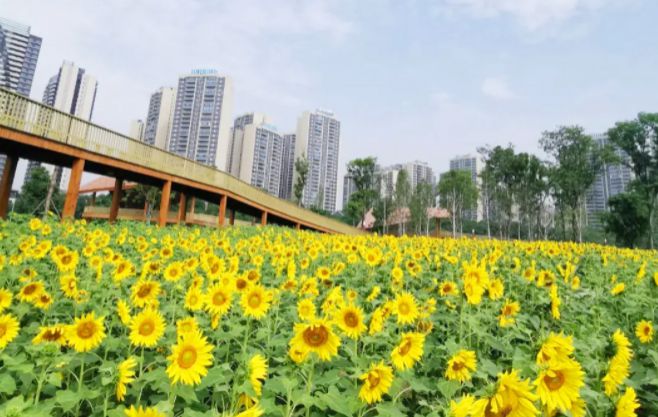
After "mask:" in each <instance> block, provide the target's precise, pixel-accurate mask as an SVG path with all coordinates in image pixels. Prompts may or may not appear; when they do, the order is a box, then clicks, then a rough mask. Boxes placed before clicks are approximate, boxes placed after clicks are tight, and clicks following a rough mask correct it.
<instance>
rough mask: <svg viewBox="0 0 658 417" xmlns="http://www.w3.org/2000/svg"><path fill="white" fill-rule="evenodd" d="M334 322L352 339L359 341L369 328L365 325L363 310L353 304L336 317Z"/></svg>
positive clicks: (341, 310) (345, 307) (339, 312)
mask: <svg viewBox="0 0 658 417" xmlns="http://www.w3.org/2000/svg"><path fill="white" fill-rule="evenodd" d="M334 322H335V323H336V324H337V325H338V327H339V328H340V329H341V330H342V331H343V332H344V333H345V334H346V335H347V337H349V338H352V339H358V338H359V336H360V335H361V333H363V332H365V331H366V329H367V327H366V325H365V324H364V323H363V310H362V309H361V308H359V307H357V306H355V305H353V304H350V305H347V306H344V307H343V308H341V309H340V310H338V311H337V312H336V314H335V315H334Z"/></svg>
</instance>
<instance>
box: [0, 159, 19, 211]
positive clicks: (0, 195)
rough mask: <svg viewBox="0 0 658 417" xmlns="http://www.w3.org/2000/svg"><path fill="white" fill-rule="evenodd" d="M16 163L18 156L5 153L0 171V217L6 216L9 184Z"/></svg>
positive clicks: (14, 172) (14, 173)
mask: <svg viewBox="0 0 658 417" xmlns="http://www.w3.org/2000/svg"><path fill="white" fill-rule="evenodd" d="M16 165H18V156H16V155H7V159H5V169H4V170H3V171H2V172H1V173H0V174H2V178H0V219H6V218H7V212H8V211H9V195H10V194H11V184H12V183H13V182H14V175H16Z"/></svg>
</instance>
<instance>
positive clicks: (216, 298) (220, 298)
mask: <svg viewBox="0 0 658 417" xmlns="http://www.w3.org/2000/svg"><path fill="white" fill-rule="evenodd" d="M212 302H213V304H215V305H216V306H221V305H223V304H224V303H225V302H226V297H225V296H224V294H223V293H222V292H221V291H220V292H216V293H215V295H213V296H212Z"/></svg>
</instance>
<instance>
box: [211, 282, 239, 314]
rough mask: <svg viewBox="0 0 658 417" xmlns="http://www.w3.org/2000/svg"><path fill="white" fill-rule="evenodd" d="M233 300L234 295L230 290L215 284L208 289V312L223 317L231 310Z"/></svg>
mask: <svg viewBox="0 0 658 417" xmlns="http://www.w3.org/2000/svg"><path fill="white" fill-rule="evenodd" d="M232 300H233V293H232V292H231V291H230V290H228V289H227V288H225V287H224V286H222V285H221V284H214V285H212V286H210V288H208V291H207V292H206V295H205V306H206V310H208V312H209V313H210V314H212V315H216V316H220V317H221V316H223V315H224V314H226V313H228V311H229V310H230V308H231V302H232Z"/></svg>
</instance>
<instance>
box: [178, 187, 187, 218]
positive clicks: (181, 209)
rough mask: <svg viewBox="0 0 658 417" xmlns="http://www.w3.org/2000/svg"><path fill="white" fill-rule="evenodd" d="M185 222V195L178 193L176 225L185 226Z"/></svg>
mask: <svg viewBox="0 0 658 417" xmlns="http://www.w3.org/2000/svg"><path fill="white" fill-rule="evenodd" d="M186 220H187V195H185V193H184V192H180V193H178V224H181V223H182V224H185V221H186Z"/></svg>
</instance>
